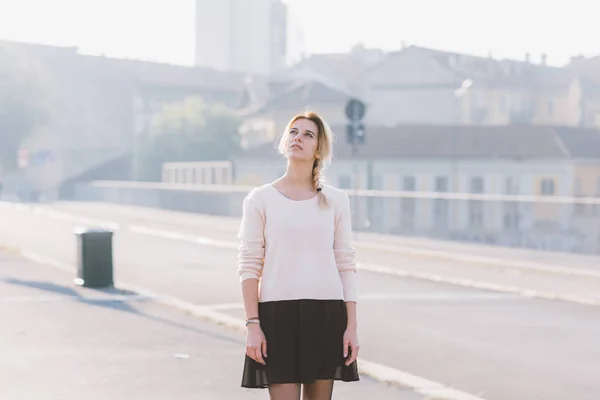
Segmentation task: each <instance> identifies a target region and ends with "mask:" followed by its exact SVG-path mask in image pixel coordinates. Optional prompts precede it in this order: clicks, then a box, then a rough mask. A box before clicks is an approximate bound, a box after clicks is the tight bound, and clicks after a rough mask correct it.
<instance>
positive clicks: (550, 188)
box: [540, 179, 555, 196]
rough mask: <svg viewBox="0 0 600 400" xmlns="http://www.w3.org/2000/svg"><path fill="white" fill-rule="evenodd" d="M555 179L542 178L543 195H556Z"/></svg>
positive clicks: (541, 188) (541, 189) (541, 190)
mask: <svg viewBox="0 0 600 400" xmlns="http://www.w3.org/2000/svg"><path fill="white" fill-rule="evenodd" d="M554 191H555V187H554V179H542V182H541V184H540V193H541V194H542V196H554Z"/></svg>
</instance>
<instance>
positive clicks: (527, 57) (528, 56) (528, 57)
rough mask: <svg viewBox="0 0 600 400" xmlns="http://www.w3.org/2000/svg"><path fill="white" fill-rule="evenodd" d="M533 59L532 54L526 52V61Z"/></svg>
mask: <svg viewBox="0 0 600 400" xmlns="http://www.w3.org/2000/svg"><path fill="white" fill-rule="evenodd" d="M530 59H531V56H530V55H529V53H525V62H529V61H530Z"/></svg>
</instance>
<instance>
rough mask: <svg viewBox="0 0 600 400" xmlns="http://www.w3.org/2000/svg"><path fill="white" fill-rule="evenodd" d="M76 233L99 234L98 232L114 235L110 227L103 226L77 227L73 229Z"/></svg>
mask: <svg viewBox="0 0 600 400" xmlns="http://www.w3.org/2000/svg"><path fill="white" fill-rule="evenodd" d="M73 232H74V233H75V234H76V235H97V234H105V235H112V234H113V231H111V230H109V229H102V228H83V227H81V228H76V229H75V230H74V231H73Z"/></svg>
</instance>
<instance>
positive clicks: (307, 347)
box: [241, 299, 359, 389]
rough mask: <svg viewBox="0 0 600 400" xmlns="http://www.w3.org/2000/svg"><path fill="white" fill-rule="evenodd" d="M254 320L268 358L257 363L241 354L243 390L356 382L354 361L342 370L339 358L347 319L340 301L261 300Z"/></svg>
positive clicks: (341, 358) (342, 359) (341, 362)
mask: <svg viewBox="0 0 600 400" xmlns="http://www.w3.org/2000/svg"><path fill="white" fill-rule="evenodd" d="M259 318H260V320H261V322H260V325H261V329H262V330H263V332H264V334H265V338H266V340H267V356H268V357H266V358H265V362H266V365H262V364H260V363H258V362H256V361H254V360H253V359H251V358H250V357H248V356H247V355H245V360H244V367H243V375H242V384H241V386H242V387H244V388H250V389H266V388H268V387H269V385H272V384H282V383H298V384H310V383H313V382H315V381H316V380H321V379H326V380H334V381H342V382H355V381H358V380H359V374H358V366H357V362H356V361H354V362H353V363H352V364H350V365H348V366H346V365H345V358H344V356H343V337H344V332H345V330H346V325H347V321H348V317H347V311H346V304H345V303H344V301H343V300H311V299H302V300H285V301H272V302H263V303H259Z"/></svg>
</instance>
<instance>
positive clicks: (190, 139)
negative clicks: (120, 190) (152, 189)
mask: <svg viewBox="0 0 600 400" xmlns="http://www.w3.org/2000/svg"><path fill="white" fill-rule="evenodd" d="M239 126H240V121H239V119H238V118H237V117H236V115H235V113H234V112H233V111H232V110H229V109H227V108H226V107H224V106H221V105H213V106H208V105H207V104H206V103H205V102H204V101H203V100H202V99H201V98H198V97H190V98H187V99H186V100H184V101H183V102H182V103H178V104H173V105H168V106H165V107H164V109H163V110H162V112H160V113H159V114H158V115H157V116H156V118H155V120H154V122H153V124H152V127H151V129H150V132H149V134H148V135H147V136H145V137H144V138H142V139H141V140H140V143H139V147H138V149H137V150H136V151H137V152H138V157H137V165H136V174H135V175H136V177H135V178H136V179H141V180H148V181H159V180H160V179H161V171H162V165H163V163H165V162H181V161H209V160H210V161H215V160H225V159H227V158H228V157H229V156H231V155H233V154H235V153H236V152H237V151H239V149H240V140H239V133H238V130H239Z"/></svg>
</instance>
